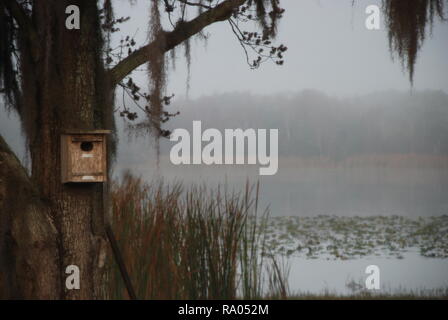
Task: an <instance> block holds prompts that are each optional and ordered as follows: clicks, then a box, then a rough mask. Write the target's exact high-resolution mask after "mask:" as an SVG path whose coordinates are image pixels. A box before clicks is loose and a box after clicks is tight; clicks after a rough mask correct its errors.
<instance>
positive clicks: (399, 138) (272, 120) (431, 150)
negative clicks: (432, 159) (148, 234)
mask: <svg viewBox="0 0 448 320" xmlns="http://www.w3.org/2000/svg"><path fill="white" fill-rule="evenodd" d="M177 110H179V111H180V115H179V116H177V117H176V118H174V119H172V120H170V121H169V122H168V123H167V127H168V128H169V129H174V128H186V129H189V130H191V126H192V121H193V120H201V121H202V127H203V130H204V129H206V128H217V129H220V130H223V129H225V128H242V129H245V128H255V129H256V128H266V129H270V128H278V129H279V154H280V155H283V156H300V157H324V158H329V159H333V160H342V159H346V158H348V157H353V156H359V155H366V154H426V155H448V95H447V94H446V93H444V92H442V91H423V92H413V93H400V92H393V91H390V92H379V93H375V94H369V95H363V96H358V97H355V98H336V97H331V96H328V95H325V94H323V93H320V92H318V91H311V90H308V91H303V92H301V93H297V94H284V95H276V96H259V95H251V94H249V93H234V94H222V95H214V96H209V97H203V98H200V99H196V100H180V99H179V100H176V101H174V103H173V105H172V106H170V111H177ZM170 146H171V144H170V142H169V141H163V142H162V145H161V151H162V153H164V152H169V147H170Z"/></svg>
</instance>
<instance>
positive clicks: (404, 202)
mask: <svg viewBox="0 0 448 320" xmlns="http://www.w3.org/2000/svg"><path fill="white" fill-rule="evenodd" d="M160 163H161V164H160V168H159V170H158V171H157V170H155V169H154V168H155V167H156V166H155V163H154V162H151V163H129V164H127V165H121V166H117V168H116V171H115V172H116V174H117V176H118V175H119V173H120V172H121V171H123V170H125V169H126V168H127V167H128V168H130V169H132V172H134V173H136V174H138V175H141V176H142V177H144V178H145V179H147V180H151V179H155V178H156V179H157V178H160V177H163V178H164V179H165V180H167V181H183V182H184V183H185V185H189V184H191V183H196V184H206V185H207V186H211V187H216V186H217V185H219V184H226V185H227V187H228V188H229V189H232V188H233V189H235V190H243V189H244V184H245V182H246V181H247V180H248V179H249V181H250V182H257V181H259V182H260V184H261V192H260V199H261V201H260V202H261V205H262V206H269V207H270V212H271V216H272V217H286V216H293V217H317V216H319V215H326V216H331V215H334V216H337V217H344V216H345V217H355V216H356V217H371V216H393V215H397V216H403V217H407V218H418V217H431V216H442V215H448V170H446V169H437V168H415V167H414V168H374V167H367V168H366V167H362V168H359V167H356V168H313V167H306V168H303V167H302V168H300V167H294V166H290V165H288V166H282V162H281V161H280V166H279V172H278V173H277V174H276V175H275V176H259V175H258V166H204V165H200V166H199V165H190V166H174V165H171V164H169V160H168V159H166V158H165V159H164V158H162V159H161V162H160ZM399 231H400V230H398V232H399ZM437 232H438V234H437V238H436V240H434V241H442V240H443V245H445V243H446V241H447V239H448V230H445V229H443V230H438V231H437ZM437 239H439V240H437ZM440 239H442V240H440ZM419 250H420V248H414V250H407V251H405V252H402V253H401V254H400V255H398V256H397V255H395V256H390V255H388V254H386V253H384V254H380V255H365V256H360V257H354V258H353V257H351V258H349V259H347V260H342V259H334V257H333V258H332V259H329V260H327V257H325V255H322V256H317V257H313V258H307V257H304V256H297V255H294V254H292V255H290V256H289V257H288V261H289V264H290V276H289V284H290V289H291V291H292V292H299V291H300V292H310V293H322V292H323V291H324V290H329V291H330V292H334V293H340V294H348V293H351V289H350V288H348V287H347V283H348V282H350V281H351V280H354V281H356V282H357V283H361V284H363V283H364V281H365V279H366V276H367V275H366V274H365V268H366V267H367V266H368V265H371V264H373V265H377V266H378V267H379V268H380V271H381V286H382V288H383V289H382V290H386V291H389V292H391V291H392V292H393V291H396V290H399V289H408V290H420V289H433V288H440V287H448V259H447V258H446V257H444V258H428V257H424V256H422V255H421V254H420V252H419ZM380 251H381V250H380Z"/></svg>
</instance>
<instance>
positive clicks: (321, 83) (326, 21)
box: [115, 0, 448, 98]
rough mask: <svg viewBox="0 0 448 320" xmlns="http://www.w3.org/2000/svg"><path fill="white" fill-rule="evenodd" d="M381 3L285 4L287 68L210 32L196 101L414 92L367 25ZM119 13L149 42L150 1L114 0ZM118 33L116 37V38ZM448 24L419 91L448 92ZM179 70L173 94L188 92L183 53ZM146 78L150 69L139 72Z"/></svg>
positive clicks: (202, 48)
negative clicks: (253, 65) (253, 63)
mask: <svg viewBox="0 0 448 320" xmlns="http://www.w3.org/2000/svg"><path fill="white" fill-rule="evenodd" d="M380 2H381V1H379V0H358V1H355V6H353V7H352V0H300V1H299V0H282V1H281V4H282V6H283V7H284V8H285V9H286V12H285V14H284V17H283V19H282V20H281V23H280V28H279V37H278V40H277V42H278V43H284V44H285V45H287V46H288V48H289V50H288V51H287V53H286V59H285V65H284V66H282V67H278V66H275V65H274V64H273V63H266V64H264V65H262V67H261V68H260V69H258V70H250V68H249V67H248V66H247V64H246V62H245V57H244V54H243V51H242V49H241V47H240V45H239V43H238V42H237V41H236V39H235V37H234V35H233V34H232V33H231V30H230V27H229V25H228V23H226V22H221V23H216V24H214V25H212V26H210V27H208V28H207V29H206V31H207V32H208V33H209V34H210V38H209V40H208V42H207V45H205V43H203V42H202V43H201V42H199V41H198V42H196V41H195V42H193V50H192V55H193V61H192V62H193V63H192V68H191V82H190V83H191V89H190V97H191V98H194V97H198V96H202V95H210V94H214V93H222V92H232V91H250V92H253V93H262V94H271V93H278V92H285V91H286V92H290V91H293V92H295V91H301V90H303V89H318V90H321V91H324V92H326V93H328V94H331V95H338V96H347V95H349V96H351V95H357V94H364V93H370V92H375V91H381V90H389V89H395V90H409V89H410V84H409V81H408V76H407V74H405V73H403V70H402V67H401V64H400V62H399V61H398V60H396V61H395V62H394V61H392V59H391V55H390V53H389V50H388V40H387V31H386V29H385V27H384V23H381V30H379V31H369V30H367V29H366V28H365V19H366V17H367V14H366V13H365V9H366V7H367V6H368V5H370V4H378V5H380ZM116 3H117V4H116V6H115V13H116V16H122V15H123V16H127V15H130V16H131V17H132V21H130V22H128V23H126V25H124V26H122V31H123V32H122V33H121V34H127V33H129V34H134V33H135V32H136V31H137V30H138V31H137V39H139V43H140V44H141V43H144V42H145V41H146V37H147V35H146V30H147V28H148V27H147V21H148V16H149V14H148V8H147V3H148V1H143V0H137V1H136V5H134V6H130V5H129V2H128V1H121V0H120V1H118V2H116ZM117 35H118V33H117ZM447 39H448V24H447V23H443V24H442V23H439V22H437V23H436V25H435V27H434V30H433V34H432V37H429V38H428V39H427V41H426V42H425V44H424V47H423V48H422V50H421V52H420V54H419V58H418V62H417V66H416V72H415V83H414V88H415V89H416V90H423V89H442V90H445V91H447V92H448V62H447V60H446V54H447V51H448V50H447V49H448V40H447ZM177 55H178V57H179V59H178V61H177V65H176V70H175V71H174V72H173V71H171V72H170V76H169V82H168V93H175V94H176V95H178V96H179V95H183V94H185V92H186V78H187V71H186V63H185V60H184V59H183V56H184V53H183V50H182V48H181V49H180V50H179V51H178V54H177ZM138 73H139V74H140V75H139V76H137V78H140V77H141V79H143V78H144V76H145V72H143V71H142V72H137V74H138Z"/></svg>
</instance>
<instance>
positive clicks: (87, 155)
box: [61, 130, 110, 183]
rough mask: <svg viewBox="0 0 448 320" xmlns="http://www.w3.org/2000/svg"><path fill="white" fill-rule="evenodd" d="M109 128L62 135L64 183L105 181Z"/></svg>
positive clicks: (62, 172) (62, 173)
mask: <svg viewBox="0 0 448 320" xmlns="http://www.w3.org/2000/svg"><path fill="white" fill-rule="evenodd" d="M109 133H110V131H109V130H91V131H83V130H78V131H69V132H65V133H63V134H62V135H61V175H62V183H68V182H78V183H79V182H105V181H106V180H107V153H106V142H107V135H108V134H109Z"/></svg>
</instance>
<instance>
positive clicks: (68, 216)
mask: <svg viewBox="0 0 448 320" xmlns="http://www.w3.org/2000/svg"><path fill="white" fill-rule="evenodd" d="M72 4H74V5H77V6H78V7H79V8H80V12H81V28H80V29H79V30H76V29H73V30H68V29H66V27H65V20H66V17H67V16H68V15H67V14H66V13H65V8H66V7H67V6H68V5H72ZM34 6H35V9H34V10H33V12H34V14H33V23H34V25H35V26H36V31H37V33H38V37H39V39H40V40H41V41H40V44H39V48H38V50H37V56H36V55H34V57H33V55H32V54H31V50H28V52H30V54H23V55H22V57H21V58H22V73H23V75H24V79H23V84H22V85H23V88H25V90H24V97H23V101H22V107H21V109H22V110H21V112H20V113H21V117H22V123H23V124H24V131H25V133H26V136H27V138H28V143H29V150H30V155H31V161H32V176H31V180H32V184H33V185H34V186H37V188H36V190H37V191H35V190H34V192H36V194H37V196H38V201H37V202H36V203H30V202H31V201H29V200H25V202H24V203H27V205H26V210H24V211H22V210H23V208H21V207H20V208H19V207H18V206H11V207H10V209H8V211H10V212H11V213H10V214H9V213H8V214H6V213H5V212H3V213H2V214H1V215H0V218H2V219H4V220H5V222H8V224H5V225H9V226H11V227H10V228H6V229H7V230H5V231H4V232H3V236H2V235H1V234H0V237H1V238H0V241H2V242H3V248H4V250H3V252H1V251H0V254H2V255H3V254H6V255H9V259H11V260H12V261H9V262H7V261H4V264H8V265H11V266H12V265H17V264H18V263H21V264H23V266H24V268H28V269H27V270H28V271H29V272H25V273H24V271H23V270H21V269H20V268H16V269H14V267H11V268H7V266H6V269H8V272H9V273H8V275H6V276H4V279H0V288H1V287H3V288H8V289H7V290H6V289H3V292H4V294H8V292H9V294H10V295H13V296H17V297H22V298H65V299H91V298H101V297H102V292H101V291H102V290H101V289H102V288H103V286H102V280H103V266H104V262H105V255H106V244H107V242H106V240H105V239H106V238H105V230H104V215H103V212H104V210H103V185H102V184H99V183H81V184H62V183H61V157H60V135H61V133H63V132H64V131H66V130H70V129H111V126H112V117H113V114H112V112H111V111H110V108H112V101H111V100H110V98H111V97H112V91H111V88H108V87H107V85H106V84H107V83H108V81H107V79H106V78H105V72H104V70H103V64H102V61H101V50H102V37H101V30H100V24H99V20H98V19H99V12H98V8H97V1H92V0H78V1H69V2H68V1H61V0H45V1H35V2H34ZM33 50H35V48H34V49H33ZM21 52H27V48H21ZM108 108H109V109H108ZM23 174H24V173H23ZM23 179H25V178H23ZM3 182H4V181H3ZM0 187H1V184H0ZM6 187H7V188H10V184H9V183H8V184H6ZM30 189H33V188H31V187H30ZM30 193H31V191H29V192H28V194H30ZM5 198H6V196H5ZM0 199H1V198H0ZM28 203H30V204H28ZM6 205H7V204H6V202H5V203H4V204H3V208H6V207H5V206H6ZM3 211H4V210H3ZM31 217H35V218H32V219H31ZM38 219H40V220H39V221H37V220H38ZM6 220H10V221H6ZM2 224H3V223H2ZM14 227H15V228H16V229H17V230H15V229H14ZM50 229H51V232H48V230H50ZM23 230H34V233H33V234H31V235H32V236H33V235H35V238H36V239H33V241H31V240H30V241H31V243H30V244H28V243H27V242H29V240H26V235H24V232H23ZM24 237H25V238H24ZM33 243H34V245H33ZM1 248H2V247H1V246H0V249H1ZM42 252H45V254H46V255H45V256H42ZM0 257H1V256H0ZM43 259H45V260H43ZM68 265H76V266H78V267H79V270H80V289H79V290H76V289H74V290H68V289H67V288H66V286H65V280H66V277H67V276H68V275H67V274H65V270H66V267H67V266H68ZM24 274H28V276H27V278H26V279H24ZM40 284H42V285H40Z"/></svg>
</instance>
